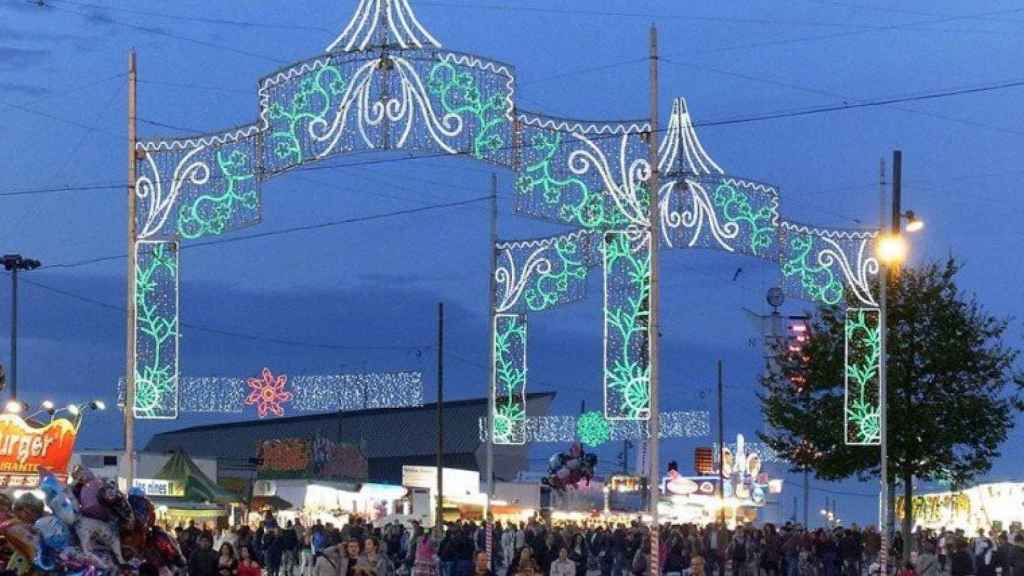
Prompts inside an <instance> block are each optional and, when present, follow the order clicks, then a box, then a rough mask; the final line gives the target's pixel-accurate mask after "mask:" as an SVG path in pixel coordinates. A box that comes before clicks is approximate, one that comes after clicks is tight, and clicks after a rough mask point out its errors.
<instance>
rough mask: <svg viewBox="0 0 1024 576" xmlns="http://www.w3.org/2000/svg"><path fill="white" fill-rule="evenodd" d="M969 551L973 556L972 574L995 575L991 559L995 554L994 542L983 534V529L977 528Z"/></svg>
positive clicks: (980, 575) (981, 575) (976, 575)
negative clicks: (975, 536)
mask: <svg viewBox="0 0 1024 576" xmlns="http://www.w3.org/2000/svg"><path fill="white" fill-rule="evenodd" d="M971 552H972V555H973V556H974V575H975V576H995V573H996V567H995V563H994V562H993V561H992V560H993V557H994V556H995V544H993V543H992V540H990V539H989V537H988V536H986V535H985V531H984V530H980V529H979V530H978V536H977V538H975V539H974V546H973V549H972V551H971Z"/></svg>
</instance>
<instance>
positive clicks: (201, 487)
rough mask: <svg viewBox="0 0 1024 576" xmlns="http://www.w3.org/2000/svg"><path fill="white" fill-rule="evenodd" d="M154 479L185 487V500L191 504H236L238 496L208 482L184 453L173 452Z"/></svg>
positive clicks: (212, 482) (208, 479)
mask: <svg viewBox="0 0 1024 576" xmlns="http://www.w3.org/2000/svg"><path fill="white" fill-rule="evenodd" d="M156 477H157V478H158V479H160V480H168V481H170V482H177V483H180V484H181V485H182V486H184V487H185V499H186V500H191V501H193V502H212V503H215V504H232V503H236V502H238V496H236V495H235V494H232V493H231V492H230V491H228V490H225V489H224V488H221V487H220V486H218V485H217V483H216V482H214V481H212V480H210V478H209V477H207V476H206V474H203V471H202V470H200V469H199V466H196V463H195V462H193V461H192V459H191V458H189V457H188V454H185V453H184V452H180V451H178V452H174V453H173V454H172V455H171V458H170V459H169V460H168V461H167V463H166V464H164V467H163V468H161V469H160V472H158V473H157V475H156Z"/></svg>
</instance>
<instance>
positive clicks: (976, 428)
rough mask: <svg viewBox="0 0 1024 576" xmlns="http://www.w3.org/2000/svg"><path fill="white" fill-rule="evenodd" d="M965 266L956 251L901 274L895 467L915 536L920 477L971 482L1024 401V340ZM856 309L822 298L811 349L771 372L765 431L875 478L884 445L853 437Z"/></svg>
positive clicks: (824, 467) (894, 375) (808, 459)
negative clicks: (966, 279)
mask: <svg viewBox="0 0 1024 576" xmlns="http://www.w3.org/2000/svg"><path fill="white" fill-rule="evenodd" d="M959 269H960V266H959V265H958V264H957V263H956V262H955V261H954V260H953V259H949V260H948V261H946V262H945V263H943V264H939V263H932V264H928V265H924V266H922V267H919V268H904V269H902V270H901V271H899V273H894V274H892V275H891V276H890V278H889V284H888V290H889V292H888V296H889V298H888V314H887V316H886V318H887V322H888V332H887V333H888V345H887V348H888V370H887V376H888V381H887V388H888V390H887V396H888V405H887V409H888V418H887V423H888V447H889V448H888V449H889V474H890V481H892V482H895V481H896V480H899V481H900V482H902V485H903V492H904V494H903V495H904V498H903V504H904V509H903V533H904V542H909V538H908V537H909V535H910V528H911V526H912V523H913V514H912V506H911V502H912V496H913V493H912V490H913V481H912V480H913V479H914V478H917V479H919V480H924V481H937V480H944V481H952V482H953V484H954V485H963V484H965V483H966V482H969V481H971V480H972V479H975V478H977V477H978V476H979V475H982V474H984V473H986V472H987V471H988V470H990V469H991V467H992V462H993V460H995V459H996V458H998V457H999V455H1000V452H999V446H1000V445H1001V444H1002V443H1003V442H1004V441H1005V440H1006V438H1007V436H1008V434H1009V432H1010V430H1011V429H1012V428H1013V425H1014V416H1015V411H1018V410H1024V378H1022V376H1021V373H1020V372H1019V371H1018V370H1017V368H1016V366H1015V364H1016V360H1017V356H1018V351H1016V350H1014V349H1011V348H1010V347H1008V346H1007V345H1006V344H1004V342H1003V337H1004V335H1005V333H1006V329H1007V325H1008V324H1007V321H1006V320H1003V319H999V318H996V317H994V316H992V315H990V314H988V313H987V312H986V311H985V310H984V308H983V307H982V306H981V305H980V304H979V303H978V302H977V300H976V299H975V297H974V296H972V295H966V294H964V293H963V292H961V291H960V290H959V289H958V288H957V286H956V283H955V277H956V275H957V272H958V271H959ZM849 304H850V305H851V306H855V304H854V303H853V302H849ZM844 321H845V312H844V311H843V310H842V309H840V308H834V307H823V308H820V309H818V310H817V311H816V313H815V315H814V319H813V326H812V329H811V334H810V338H809V340H808V342H807V343H806V345H805V346H804V347H803V349H802V351H801V352H799V353H794V352H790V351H788V350H787V349H786V348H785V347H783V349H782V350H781V351H780V354H779V361H778V368H779V369H778V370H776V371H774V373H773V374H770V375H767V376H765V377H763V378H762V381H761V386H762V388H761V391H760V393H759V398H760V400H761V408H762V412H763V414H764V417H765V419H766V421H767V422H768V423H769V424H770V426H771V428H770V431H769V432H767V433H763V434H761V438H762V440H763V441H764V442H765V443H767V444H768V445H769V446H771V447H772V449H774V450H775V451H776V452H777V453H779V454H780V455H781V456H783V457H785V458H787V459H788V460H789V461H790V462H792V463H793V465H794V469H795V470H803V469H805V468H807V469H809V470H811V471H812V472H813V473H814V474H815V476H816V477H818V478H821V479H824V480H840V479H844V478H849V477H857V478H859V479H862V480H866V479H868V478H872V477H877V476H878V475H879V462H880V458H879V449H878V448H877V447H874V446H847V445H846V442H845V439H846V436H845V431H844V426H843V421H844V420H843V411H844V398H843V396H844V370H845V354H844V352H845V338H844V337H845V332H844ZM909 552H910V547H909V546H906V547H904V555H906V556H907V557H909Z"/></svg>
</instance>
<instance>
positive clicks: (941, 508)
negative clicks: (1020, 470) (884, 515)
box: [896, 482, 1024, 534]
mask: <svg viewBox="0 0 1024 576" xmlns="http://www.w3.org/2000/svg"><path fill="white" fill-rule="evenodd" d="M903 502H904V500H903V497H902V496H897V497H896V516H897V518H898V519H900V520H902V519H903ZM913 507H914V524H915V526H918V527H922V528H930V529H932V530H941V529H942V528H945V529H947V530H956V529H960V530H963V531H964V532H966V533H968V534H973V533H975V532H976V531H977V530H979V529H980V530H985V531H986V532H988V531H989V530H992V529H995V530H1009V529H1012V528H1014V527H1015V526H1016V527H1017V528H1018V529H1019V528H1020V527H1021V526H1022V525H1024V482H997V483H993V484H981V485H978V486H975V487H973V488H968V489H966V490H961V491H959V492H936V493H933V494H922V495H920V496H914V498H913Z"/></svg>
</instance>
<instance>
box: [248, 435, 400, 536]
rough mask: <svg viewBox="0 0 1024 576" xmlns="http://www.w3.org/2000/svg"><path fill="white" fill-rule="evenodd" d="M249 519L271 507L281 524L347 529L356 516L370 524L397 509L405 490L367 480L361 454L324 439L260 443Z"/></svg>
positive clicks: (261, 514)
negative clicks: (315, 525) (335, 526)
mask: <svg viewBox="0 0 1024 576" xmlns="http://www.w3.org/2000/svg"><path fill="white" fill-rule="evenodd" d="M257 462H258V464H257V478H256V481H255V482H254V483H253V498H252V500H251V501H250V509H249V521H250V523H255V522H259V521H260V520H261V519H262V517H263V514H264V513H265V512H266V511H267V510H268V509H269V510H271V511H273V512H275V514H276V515H277V519H278V522H286V521H289V520H291V521H295V520H299V521H301V522H302V523H303V524H306V525H308V524H311V523H315V522H316V521H318V520H319V521H320V522H323V523H325V524H326V523H332V524H335V525H342V524H345V523H346V522H348V520H349V518H350V517H351V516H352V515H358V516H361V517H364V518H367V519H369V520H372V519H374V518H376V517H378V516H385V515H387V514H389V513H391V512H392V510H393V500H397V499H399V498H401V497H402V496H403V495H404V491H403V490H401V487H397V486H396V487H392V488H394V489H392V490H388V489H386V488H384V487H381V486H377V485H375V484H369V483H367V482H366V480H367V462H366V457H365V456H364V455H363V453H362V451H361V450H360V449H359V448H358V447H356V446H352V445H350V444H340V443H337V442H334V441H333V440H330V439H327V438H323V437H319V436H317V437H311V438H281V439H277V440H267V441H264V442H262V443H261V444H260V448H259V456H258V459H257Z"/></svg>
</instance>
